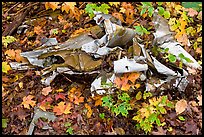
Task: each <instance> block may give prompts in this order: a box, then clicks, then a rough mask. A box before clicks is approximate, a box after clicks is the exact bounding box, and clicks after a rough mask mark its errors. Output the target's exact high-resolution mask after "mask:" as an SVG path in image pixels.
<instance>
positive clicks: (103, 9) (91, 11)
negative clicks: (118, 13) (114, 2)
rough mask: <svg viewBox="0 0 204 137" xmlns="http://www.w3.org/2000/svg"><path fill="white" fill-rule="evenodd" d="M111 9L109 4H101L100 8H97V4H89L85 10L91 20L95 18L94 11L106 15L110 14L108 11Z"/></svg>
mask: <svg viewBox="0 0 204 137" xmlns="http://www.w3.org/2000/svg"><path fill="white" fill-rule="evenodd" d="M109 8H110V7H109V6H108V4H101V5H100V6H97V4H87V5H86V8H85V12H86V13H88V14H89V17H90V18H93V17H94V11H100V12H102V13H104V14H108V12H109V11H108V9H109Z"/></svg>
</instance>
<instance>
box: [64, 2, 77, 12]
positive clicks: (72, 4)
mask: <svg viewBox="0 0 204 137" xmlns="http://www.w3.org/2000/svg"><path fill="white" fill-rule="evenodd" d="M75 5H76V2H64V3H63V5H62V12H63V11H64V10H65V11H66V12H67V13H68V11H69V10H72V11H73V12H74V7H75Z"/></svg>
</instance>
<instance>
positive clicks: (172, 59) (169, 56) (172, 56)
mask: <svg viewBox="0 0 204 137" xmlns="http://www.w3.org/2000/svg"><path fill="white" fill-rule="evenodd" d="M168 59H169V61H170V62H172V63H174V62H176V56H174V55H173V54H169V55H168Z"/></svg>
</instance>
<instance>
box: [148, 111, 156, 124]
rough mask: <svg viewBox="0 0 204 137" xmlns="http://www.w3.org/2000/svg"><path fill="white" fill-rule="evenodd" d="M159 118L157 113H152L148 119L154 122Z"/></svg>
mask: <svg viewBox="0 0 204 137" xmlns="http://www.w3.org/2000/svg"><path fill="white" fill-rule="evenodd" d="M156 119H157V114H156V113H152V114H151V115H150V116H149V117H148V120H149V122H150V123H151V124H153V123H154V121H156Z"/></svg>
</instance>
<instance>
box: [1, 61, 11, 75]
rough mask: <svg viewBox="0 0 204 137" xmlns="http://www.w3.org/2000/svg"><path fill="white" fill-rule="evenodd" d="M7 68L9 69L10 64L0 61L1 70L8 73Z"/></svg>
mask: <svg viewBox="0 0 204 137" xmlns="http://www.w3.org/2000/svg"><path fill="white" fill-rule="evenodd" d="M9 70H11V67H10V65H8V63H7V62H2V72H4V73H8V71H9Z"/></svg>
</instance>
